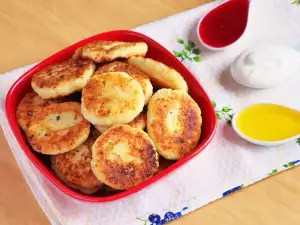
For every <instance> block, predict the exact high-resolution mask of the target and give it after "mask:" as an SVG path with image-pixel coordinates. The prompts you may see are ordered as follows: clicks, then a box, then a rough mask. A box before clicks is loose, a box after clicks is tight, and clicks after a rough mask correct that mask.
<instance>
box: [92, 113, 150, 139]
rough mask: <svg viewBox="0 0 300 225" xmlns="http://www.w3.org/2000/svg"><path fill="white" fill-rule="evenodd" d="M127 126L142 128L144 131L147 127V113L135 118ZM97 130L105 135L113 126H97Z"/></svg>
mask: <svg viewBox="0 0 300 225" xmlns="http://www.w3.org/2000/svg"><path fill="white" fill-rule="evenodd" d="M127 125H129V126H130V127H133V128H140V129H142V130H144V129H145V128H146V126H147V113H146V112H141V113H140V114H139V115H138V116H137V117H135V118H134V120H132V121H130V122H129V123H127ZM95 128H96V129H97V130H98V131H100V133H102V134H103V133H104V132H105V131H107V130H108V129H109V128H111V126H101V125H95Z"/></svg>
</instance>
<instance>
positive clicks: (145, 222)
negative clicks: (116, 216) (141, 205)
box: [136, 218, 148, 225]
mask: <svg viewBox="0 0 300 225" xmlns="http://www.w3.org/2000/svg"><path fill="white" fill-rule="evenodd" d="M136 219H137V220H139V221H142V222H143V223H144V225H147V221H148V220H143V219H141V218H136Z"/></svg>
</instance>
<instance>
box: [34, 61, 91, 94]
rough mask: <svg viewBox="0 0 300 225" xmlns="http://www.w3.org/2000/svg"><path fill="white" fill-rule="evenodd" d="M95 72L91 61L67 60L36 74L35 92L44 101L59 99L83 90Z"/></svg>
mask: <svg viewBox="0 0 300 225" xmlns="http://www.w3.org/2000/svg"><path fill="white" fill-rule="evenodd" d="M94 71H95V65H94V63H93V62H92V61H90V60H81V59H80V60H73V59H70V60H67V61H64V62H61V63H57V64H55V65H52V66H49V67H47V68H45V69H43V70H41V71H40V72H38V73H36V74H35V75H34V76H33V77H32V80H31V86H32V88H33V90H34V91H35V92H36V93H37V94H38V95H39V96H41V97H42V98H44V99H51V98H58V97H61V96H67V95H70V94H72V93H74V92H76V91H79V90H81V89H82V88H83V87H84V85H85V84H86V83H87V81H88V80H89V79H90V77H91V76H92V75H93V73H94Z"/></svg>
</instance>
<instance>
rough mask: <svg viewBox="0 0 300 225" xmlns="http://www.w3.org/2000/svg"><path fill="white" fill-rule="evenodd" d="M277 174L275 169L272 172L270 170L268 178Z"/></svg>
mask: <svg viewBox="0 0 300 225" xmlns="http://www.w3.org/2000/svg"><path fill="white" fill-rule="evenodd" d="M277 172H278V170H277V169H274V170H272V172H271V173H268V176H272V175H275V174H276V173H277Z"/></svg>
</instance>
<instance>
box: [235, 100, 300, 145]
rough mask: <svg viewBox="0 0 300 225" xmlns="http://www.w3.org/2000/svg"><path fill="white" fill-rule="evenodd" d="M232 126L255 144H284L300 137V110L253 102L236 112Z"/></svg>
mask: <svg viewBox="0 0 300 225" xmlns="http://www.w3.org/2000/svg"><path fill="white" fill-rule="evenodd" d="M232 127H233V129H234V131H235V132H236V133H237V134H238V135H239V136H240V137H241V138H243V139H244V140H246V141H248V142H251V143H253V144H257V145H262V146H277V145H283V144H285V143H287V142H289V141H292V140H295V139H298V138H300V112H299V111H297V110H295V109H292V108H289V107H285V106H282V105H277V104H271V103H258V104H253V105H250V106H248V107H246V108H244V109H242V110H241V111H240V112H238V113H237V114H235V116H234V117H233V120H232Z"/></svg>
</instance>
